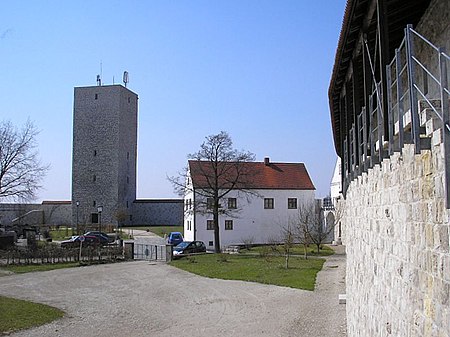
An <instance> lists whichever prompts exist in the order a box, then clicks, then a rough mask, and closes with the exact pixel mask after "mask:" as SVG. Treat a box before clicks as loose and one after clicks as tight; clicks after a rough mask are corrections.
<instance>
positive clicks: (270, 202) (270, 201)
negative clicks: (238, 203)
mask: <svg viewBox="0 0 450 337" xmlns="http://www.w3.org/2000/svg"><path fill="white" fill-rule="evenodd" d="M264 208H265V209H273V208H274V203H273V198H264Z"/></svg>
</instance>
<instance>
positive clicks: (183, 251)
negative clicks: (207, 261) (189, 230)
mask: <svg viewBox="0 0 450 337" xmlns="http://www.w3.org/2000/svg"><path fill="white" fill-rule="evenodd" d="M205 252H206V246H205V244H204V243H203V242H202V241H184V242H182V243H180V244H179V245H178V246H176V247H174V248H173V256H174V257H175V256H179V255H189V254H195V253H205Z"/></svg>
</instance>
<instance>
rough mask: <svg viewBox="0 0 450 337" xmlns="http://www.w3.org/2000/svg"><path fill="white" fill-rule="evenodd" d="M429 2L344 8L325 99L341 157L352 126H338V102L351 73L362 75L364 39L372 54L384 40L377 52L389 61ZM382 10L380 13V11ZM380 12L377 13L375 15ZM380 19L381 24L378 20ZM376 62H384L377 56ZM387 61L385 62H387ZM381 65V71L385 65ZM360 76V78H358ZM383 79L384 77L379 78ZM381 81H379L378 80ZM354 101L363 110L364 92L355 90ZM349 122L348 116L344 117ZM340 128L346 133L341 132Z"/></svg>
mask: <svg viewBox="0 0 450 337" xmlns="http://www.w3.org/2000/svg"><path fill="white" fill-rule="evenodd" d="M429 4H430V0H348V1H347V4H346V8H345V13H344V19H343V22H342V29H341V32H340V36H339V42H338V46H337V50H336V56H335V62H334V67H333V72H332V75H331V81H330V86H329V89H328V99H329V106H330V114H331V123H332V128H333V139H334V145H335V149H336V153H337V154H338V155H339V156H341V154H342V151H341V150H342V149H341V147H342V144H343V138H344V137H345V134H344V135H342V134H341V133H342V132H345V133H346V132H348V129H349V128H350V127H351V125H348V124H347V123H345V124H347V125H341V121H342V120H343V119H342V116H341V113H342V111H341V106H340V100H341V95H342V92H343V90H344V89H345V86H346V82H348V80H349V78H350V77H351V76H352V75H351V74H350V73H353V72H355V73H357V74H362V73H363V69H362V68H363V65H362V64H361V62H360V61H358V60H361V58H358V55H361V53H362V52H365V51H364V46H363V39H364V38H366V39H367V44H368V46H369V49H370V50H371V52H374V50H375V47H374V46H375V43H376V39H377V38H378V36H379V35H377V34H381V35H380V36H381V39H382V40H384V45H383V44H382V46H383V47H384V50H381V48H378V49H379V50H378V52H379V53H384V55H385V58H386V57H387V58H388V60H389V61H390V60H391V59H392V58H393V56H394V52H395V48H397V47H398V45H400V43H401V41H402V39H403V36H404V28H405V27H406V25H407V24H412V25H416V24H417V23H418V22H419V20H420V18H421V17H422V16H423V14H424V12H425V10H426V9H427V8H428V6H429ZM380 8H381V9H380ZM378 11H380V13H378ZM380 18H381V20H380ZM379 59H383V57H382V56H380V58H379ZM386 61H387V60H386ZM389 61H387V62H385V63H384V64H382V67H381V69H384V68H385V66H386V64H387V63H388V62H389ZM375 67H376V68H377V71H378V72H379V71H380V64H375ZM358 76H361V75H358ZM382 77H383V76H382ZM377 80H380V79H377ZM355 82H356V83H360V84H362V83H363V79H357V81H355ZM358 91H359V93H358V95H359V96H360V97H356V100H357V101H360V102H361V106H364V97H362V95H363V93H364V90H358ZM345 120H348V116H345ZM343 128H344V129H345V130H343Z"/></svg>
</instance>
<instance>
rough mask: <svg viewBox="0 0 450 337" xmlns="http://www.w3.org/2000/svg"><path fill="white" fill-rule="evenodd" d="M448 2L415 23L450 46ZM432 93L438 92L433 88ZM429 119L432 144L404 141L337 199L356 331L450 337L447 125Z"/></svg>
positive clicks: (437, 2)
mask: <svg viewBox="0 0 450 337" xmlns="http://www.w3.org/2000/svg"><path fill="white" fill-rule="evenodd" d="M449 6H450V4H449V2H448V1H447V0H433V1H431V4H430V7H429V9H428V11H427V13H426V14H425V15H424V16H423V18H422V20H421V22H420V23H419V25H418V26H417V31H419V32H420V33H421V34H422V35H423V36H425V37H427V38H428V39H430V41H431V42H432V43H435V44H436V45H437V46H447V47H448V46H449V41H450V39H449V34H450V33H449V32H450V30H449V19H448V18H449ZM421 48H422V47H420V46H417V49H416V51H418V52H419V54H420V55H419V56H420V59H428V60H431V58H432V51H430V49H429V48H423V49H421ZM432 71H435V69H432ZM429 98H438V97H437V95H436V92H435V90H433V89H432V88H430V91H429ZM447 113H448V112H447ZM421 118H423V115H421ZM426 125H427V127H426V129H427V131H426V132H427V136H429V137H431V144H432V145H431V150H422V151H421V153H420V154H414V147H413V145H405V147H404V148H403V152H402V154H400V153H395V154H394V155H393V156H391V157H390V158H389V159H385V160H383V162H382V163H381V165H376V166H375V167H374V168H373V169H370V170H369V171H368V172H367V173H363V174H362V176H360V177H358V178H355V180H353V181H352V182H351V183H350V185H349V188H348V190H347V194H346V198H345V200H341V201H340V203H341V206H342V207H343V208H344V209H345V213H344V217H343V219H342V223H343V227H344V228H345V232H344V233H345V235H343V241H344V244H346V248H347V279H346V286H347V328H348V335H349V336H351V337H353V336H402V337H403V336H430V337H431V336H438V337H450V299H449V296H450V253H449V241H450V225H449V223H450V221H449V212H448V210H447V208H446V204H445V193H446V192H445V188H444V186H445V185H444V182H445V181H444V171H445V169H444V161H445V158H444V150H443V144H442V129H435V128H432V132H431V133H429V127H428V125H429V124H428V122H427V123H426ZM433 130H435V131H433ZM447 155H449V154H447Z"/></svg>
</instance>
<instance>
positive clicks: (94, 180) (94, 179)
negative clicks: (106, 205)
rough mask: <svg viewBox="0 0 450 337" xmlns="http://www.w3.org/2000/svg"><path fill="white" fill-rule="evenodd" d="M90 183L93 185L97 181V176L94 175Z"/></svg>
mask: <svg viewBox="0 0 450 337" xmlns="http://www.w3.org/2000/svg"><path fill="white" fill-rule="evenodd" d="M92 181H93V182H94V183H95V182H96V181H97V176H96V175H95V174H94V176H93V177H92Z"/></svg>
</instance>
